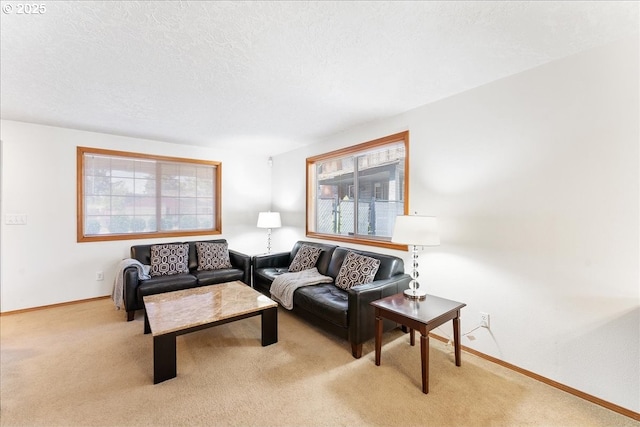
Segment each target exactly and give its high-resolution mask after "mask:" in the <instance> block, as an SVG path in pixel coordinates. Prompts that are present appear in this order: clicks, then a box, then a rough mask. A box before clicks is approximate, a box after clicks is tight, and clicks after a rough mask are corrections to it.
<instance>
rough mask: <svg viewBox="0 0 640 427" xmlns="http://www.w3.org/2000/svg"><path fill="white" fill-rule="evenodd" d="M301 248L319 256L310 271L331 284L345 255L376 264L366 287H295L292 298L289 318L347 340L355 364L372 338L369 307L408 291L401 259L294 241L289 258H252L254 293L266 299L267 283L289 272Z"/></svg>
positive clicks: (286, 254) (283, 255)
mask: <svg viewBox="0 0 640 427" xmlns="http://www.w3.org/2000/svg"><path fill="white" fill-rule="evenodd" d="M303 245H310V246H313V247H316V248H320V249H321V250H322V251H321V252H320V255H319V257H318V259H317V261H316V263H315V267H316V268H317V269H318V272H319V273H320V274H322V275H326V276H330V277H332V278H333V279H334V281H335V279H336V277H337V276H338V273H339V271H340V268H341V267H342V264H343V261H344V260H345V258H346V257H347V254H348V253H349V252H350V251H351V252H355V253H357V254H360V255H364V256H367V257H370V258H375V259H377V260H380V265H379V267H378V270H377V272H376V274H375V277H374V278H373V282H371V283H367V284H357V285H355V286H352V287H351V288H349V289H346V290H344V289H341V288H339V287H337V286H336V285H335V284H334V283H324V284H318V285H311V286H304V287H300V288H298V289H296V290H295V292H294V293H293V309H292V312H294V313H296V314H298V315H299V316H300V317H302V318H304V319H305V320H307V321H309V322H310V323H312V324H314V325H316V326H318V327H320V328H322V329H324V330H326V331H328V332H330V333H332V334H335V335H337V336H339V337H341V338H344V339H347V340H348V341H349V342H350V343H351V353H352V354H353V357H355V358H360V357H361V356H362V344H363V343H364V342H366V341H368V340H369V339H371V338H373V337H374V323H375V319H374V309H373V306H371V304H370V303H371V302H372V301H375V300H377V299H380V298H384V297H386V296H389V295H394V294H397V293H400V292H403V291H404V290H405V289H408V288H409V283H410V282H411V276H409V275H408V274H405V272H404V262H403V261H402V259H401V258H398V257H395V256H391V255H383V254H379V253H374V252H367V251H361V250H356V249H351V248H347V247H341V246H336V245H328V244H323V243H315V242H307V241H298V242H296V243H295V244H294V246H293V249H292V250H291V251H290V252H281V253H276V254H266V255H259V256H255V257H254V258H253V260H252V262H253V286H254V288H255V289H256V290H258V291H260V292H262V293H264V294H266V295H268V296H269V295H270V288H271V284H272V282H273V280H274V279H275V278H276V277H277V276H278V275H280V274H283V273H286V272H288V271H289V270H288V269H289V266H290V265H291V263H292V261H293V260H294V258H295V256H296V254H297V253H298V251H299V250H300V249H301V248H302V246H303ZM395 327H397V325H396V324H395V323H393V322H390V321H385V323H384V330H391V329H393V328H395Z"/></svg>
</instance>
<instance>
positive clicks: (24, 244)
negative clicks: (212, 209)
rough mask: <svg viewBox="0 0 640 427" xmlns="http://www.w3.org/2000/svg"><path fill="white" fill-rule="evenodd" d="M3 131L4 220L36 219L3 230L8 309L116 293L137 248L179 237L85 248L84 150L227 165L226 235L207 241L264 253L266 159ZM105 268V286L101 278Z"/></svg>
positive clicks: (116, 139)
mask: <svg viewBox="0 0 640 427" xmlns="http://www.w3.org/2000/svg"><path fill="white" fill-rule="evenodd" d="M0 131H1V138H2V141H3V155H2V165H1V168H2V169H1V174H2V180H1V183H2V190H1V193H0V194H1V195H2V205H1V207H2V221H3V222H4V219H5V215H7V214H27V216H28V217H27V218H28V221H27V225H6V224H3V225H2V236H1V242H0V243H1V245H2V246H1V253H2V262H1V267H2V270H1V271H0V277H1V284H0V290H1V297H2V299H1V301H0V303H1V311H2V312H6V311H13V310H19V309H23V308H30V307H39V306H44V305H50V304H56V303H62V302H67V301H75V300H81V299H86V298H93V297H99V296H104V295H110V294H111V290H112V287H113V278H114V276H115V270H116V268H117V265H118V262H119V261H120V260H121V259H122V258H126V257H128V256H129V248H130V247H131V246H132V245H134V244H144V243H151V242H159V241H174V240H179V239H175V238H170V239H152V240H146V239H145V240H122V241H114V242H91V243H77V242H76V147H77V146H87V147H99V148H105V149H113V150H122V151H132V152H141V153H151V154H157V155H166V156H175V157H186V158H197V159H207V160H217V161H221V162H222V234H221V235H213V236H205V237H207V238H226V239H227V240H228V242H229V247H230V248H231V249H235V250H238V251H241V252H244V253H247V254H253V253H261V252H264V247H265V245H266V240H265V239H266V237H265V232H264V230H260V229H258V228H256V227H255V224H256V221H257V218H258V212H259V211H262V210H268V209H270V207H271V206H270V203H271V193H270V191H271V181H270V175H271V171H270V168H269V166H268V163H267V158H266V157H259V156H248V155H246V153H238V152H234V151H233V150H228V151H223V150H211V149H206V148H202V147H185V146H182V145H176V144H168V143H164V142H158V141H150V140H142V139H136V138H126V137H120V136H114V135H106V134H99V133H92V132H83V131H78V130H71V129H63V128H56V127H49V126H40V125H34V124H27V123H20V122H14V121H6V120H2V121H1V122H0ZM256 177H259V179H256ZM184 240H193V238H187V239H184ZM97 271H103V272H104V281H96V280H95V279H96V272H97Z"/></svg>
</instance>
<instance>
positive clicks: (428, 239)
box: [391, 215, 440, 300]
mask: <svg viewBox="0 0 640 427" xmlns="http://www.w3.org/2000/svg"><path fill="white" fill-rule="evenodd" d="M391 241H392V242H393V243H402V244H405V245H408V246H411V261H412V271H411V283H410V284H409V289H406V290H405V291H404V294H405V296H407V297H409V298H411V299H417V300H421V299H424V298H425V297H426V295H427V291H426V290H424V289H423V288H420V283H418V280H417V279H418V275H419V274H418V246H438V245H439V244H440V236H439V235H438V220H437V218H436V217H433V216H421V215H401V216H397V217H396V223H395V226H394V227H393V236H392V237H391Z"/></svg>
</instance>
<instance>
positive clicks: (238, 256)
mask: <svg viewBox="0 0 640 427" xmlns="http://www.w3.org/2000/svg"><path fill="white" fill-rule="evenodd" d="M229 260H230V261H231V265H232V266H233V267H235V268H238V269H240V270H242V281H243V282H244V283H246V284H247V285H249V284H251V257H250V256H249V255H245V254H243V253H241V252H238V251H234V250H231V249H229Z"/></svg>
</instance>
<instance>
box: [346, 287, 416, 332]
mask: <svg viewBox="0 0 640 427" xmlns="http://www.w3.org/2000/svg"><path fill="white" fill-rule="evenodd" d="M410 282H411V276H410V275H408V274H399V275H396V276H393V277H391V278H389V279H383V280H376V281H373V282H371V283H367V284H364V285H357V286H354V287H352V288H351V289H347V295H348V303H349V308H348V310H349V311H348V316H349V341H351V342H352V343H355V344H360V343H363V342H365V341H367V340H369V339H371V338H373V336H374V325H375V318H374V317H375V315H374V313H375V310H374V308H373V306H372V305H371V302H373V301H376V300H379V299H381V298H384V297H387V296H390V295H395V294H398V293H401V292H403V291H404V290H405V289H409V283H410Z"/></svg>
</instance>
